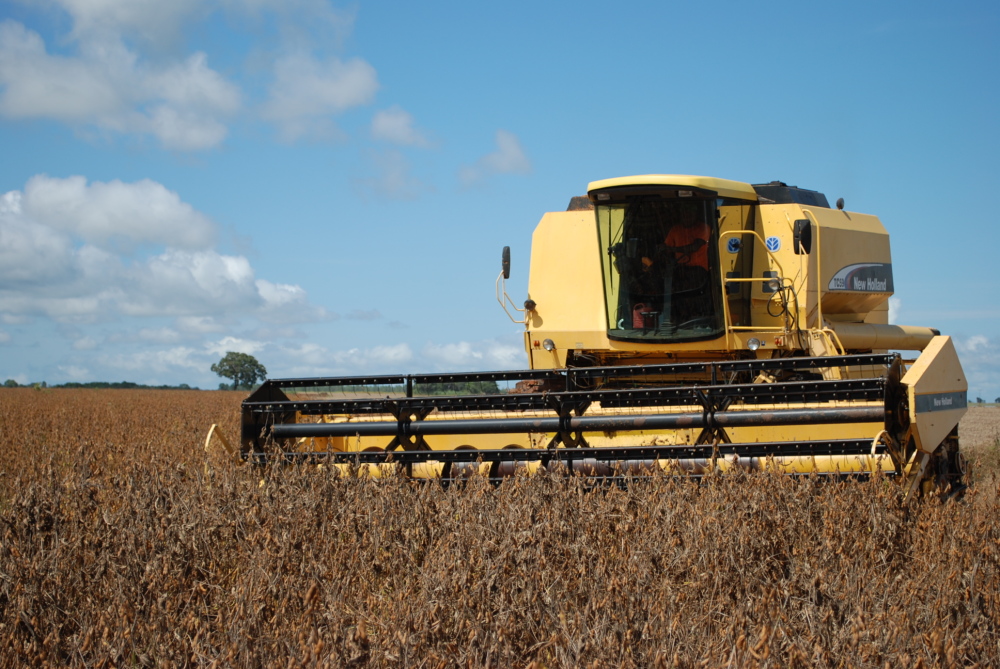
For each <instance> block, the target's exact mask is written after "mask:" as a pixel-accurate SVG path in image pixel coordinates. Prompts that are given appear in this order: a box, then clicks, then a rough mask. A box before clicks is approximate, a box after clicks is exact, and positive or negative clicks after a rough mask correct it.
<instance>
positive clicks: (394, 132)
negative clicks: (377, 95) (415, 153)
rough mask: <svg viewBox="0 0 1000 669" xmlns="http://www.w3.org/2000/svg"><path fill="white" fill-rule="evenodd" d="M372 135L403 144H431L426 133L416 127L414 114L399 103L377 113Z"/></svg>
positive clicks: (374, 118) (373, 121) (420, 145)
mask: <svg viewBox="0 0 1000 669" xmlns="http://www.w3.org/2000/svg"><path fill="white" fill-rule="evenodd" d="M372 137H374V138H375V139H377V140H381V141H384V142H390V143H392V144H400V145H402V146H419V147H426V146H429V145H430V142H428V141H427V138H426V137H424V134H423V133H422V132H420V131H419V130H417V129H416V128H415V127H414V125H413V116H412V115H410V113H409V112H407V111H406V110H404V109H403V108H402V107H400V106H399V105H393V106H392V107H389V108H388V109H383V110H381V111H378V112H376V113H375V116H374V117H373V118H372Z"/></svg>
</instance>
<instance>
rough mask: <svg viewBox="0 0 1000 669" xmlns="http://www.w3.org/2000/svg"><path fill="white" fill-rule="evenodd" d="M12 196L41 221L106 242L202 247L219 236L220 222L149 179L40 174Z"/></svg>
mask: <svg viewBox="0 0 1000 669" xmlns="http://www.w3.org/2000/svg"><path fill="white" fill-rule="evenodd" d="M7 195H10V196H11V199H12V200H16V199H20V206H21V207H22V208H23V211H24V213H25V214H26V216H28V217H29V218H30V219H32V220H34V221H36V222H37V223H40V224H42V225H44V226H48V227H49V228H52V229H53V230H57V231H61V232H66V233H69V234H71V235H73V236H75V237H78V238H80V239H83V240H86V241H87V242H88V243H92V244H97V245H100V246H106V245H107V244H108V243H109V242H115V241H119V240H124V241H126V242H128V243H132V244H162V245H167V244H169V245H171V246H174V247H177V248H201V247H205V246H208V245H209V244H211V243H212V242H213V241H214V238H215V226H214V225H213V224H212V222H211V220H209V218H208V217H207V216H205V215H204V214H201V213H200V212H198V211H196V210H195V209H194V208H193V207H192V206H191V205H189V204H187V203H186V202H182V201H181V199H180V196H178V194H177V193H175V192H173V191H170V190H168V189H167V188H165V187H164V186H163V185H162V184H159V183H157V182H155V181H150V180H149V179H143V180H142V181H138V182H135V183H123V182H121V181H118V180H114V181H110V182H107V183H101V182H93V183H91V184H89V185H88V184H87V180H86V179H85V178H84V177H82V176H72V177H68V178H65V179H58V178H52V177H49V176H47V175H38V176H35V177H32V178H31V179H29V180H28V183H27V184H26V185H25V188H24V195H23V197H22V198H18V197H17V194H16V193H14V194H11V193H8V194H7ZM7 195H5V196H4V197H7ZM15 206H16V205H15Z"/></svg>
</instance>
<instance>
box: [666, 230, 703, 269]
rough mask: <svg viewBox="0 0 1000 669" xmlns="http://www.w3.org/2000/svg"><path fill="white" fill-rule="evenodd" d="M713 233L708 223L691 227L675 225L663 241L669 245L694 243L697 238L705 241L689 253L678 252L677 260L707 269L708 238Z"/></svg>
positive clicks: (676, 245)
mask: <svg viewBox="0 0 1000 669" xmlns="http://www.w3.org/2000/svg"><path fill="white" fill-rule="evenodd" d="M711 235H712V231H711V230H710V229H709V227H708V224H707V223H697V224H695V225H692V226H691V227H686V226H683V225H675V226H674V227H672V228H670V232H668V233H667V238H666V239H665V240H663V243H664V244H666V245H667V246H673V247H678V246H687V245H688V244H692V243H694V241H695V240H696V239H700V240H702V241H704V242H705V243H704V244H702V245H701V248H699V249H698V250H696V251H692V252H691V253H689V254H688V253H681V252H677V260H678V261H679V262H681V263H682V264H686V265H687V266H688V267H701V268H703V269H705V270H707V269H708V240H709V237H711ZM685 258H687V259H688V261H687V262H686V263H685V262H684V260H685Z"/></svg>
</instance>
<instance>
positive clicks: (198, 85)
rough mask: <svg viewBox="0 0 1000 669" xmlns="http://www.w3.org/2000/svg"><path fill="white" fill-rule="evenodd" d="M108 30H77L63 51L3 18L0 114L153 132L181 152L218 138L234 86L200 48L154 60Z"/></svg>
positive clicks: (234, 100) (236, 99)
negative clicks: (53, 50) (73, 43)
mask: <svg viewBox="0 0 1000 669" xmlns="http://www.w3.org/2000/svg"><path fill="white" fill-rule="evenodd" d="M80 4H81V5H82V4H84V3H80ZM107 4H114V3H107ZM163 4H170V3H163ZM98 23H100V21H98ZM113 32H114V31H113V30H111V29H110V28H109V30H108V31H105V30H99V31H96V32H95V31H92V30H90V29H89V28H88V29H86V30H83V31H78V32H77V33H76V37H77V38H78V39H79V40H80V41H79V45H78V46H79V48H78V53H77V54H76V55H71V56H61V55H51V54H49V53H48V51H47V49H46V46H45V42H44V41H43V40H42V38H41V36H40V35H38V33H36V32H34V31H32V30H29V29H27V28H25V27H24V26H23V25H21V24H20V23H17V22H15V21H11V20H7V21H4V22H3V23H0V116H4V117H7V118H10V119H33V118H46V119H53V120H56V121H60V122H63V123H69V124H73V125H78V126H92V127H96V128H98V129H100V130H102V131H110V132H117V133H136V134H151V135H153V136H155V137H156V138H157V139H159V141H160V143H161V144H162V145H163V146H164V147H166V148H168V149H176V150H183V151H191V150H200V149H207V148H211V147H213V146H216V145H218V144H219V143H220V142H222V141H223V139H224V138H225V136H226V133H227V129H226V126H225V123H224V121H226V120H227V119H228V118H229V117H230V116H232V115H233V114H235V113H236V112H237V111H238V110H239V108H240V106H241V100H240V98H241V93H240V90H239V88H238V87H237V86H236V85H235V84H233V83H231V82H229V81H227V80H226V79H225V78H224V77H222V76H221V75H220V74H219V73H218V72H216V71H214V70H212V69H211V68H209V67H208V62H207V56H206V55H205V54H204V53H200V52H199V53H194V54H192V55H190V56H189V57H188V58H187V59H186V60H184V61H183V62H179V63H166V64H162V65H153V64H150V63H146V62H145V61H143V60H141V59H140V57H139V55H138V54H137V53H136V52H134V51H132V50H130V49H129V48H128V47H126V46H125V44H124V43H123V42H122V41H121V39H120V38H119V37H118V36H116V35H112V34H107V33H113Z"/></svg>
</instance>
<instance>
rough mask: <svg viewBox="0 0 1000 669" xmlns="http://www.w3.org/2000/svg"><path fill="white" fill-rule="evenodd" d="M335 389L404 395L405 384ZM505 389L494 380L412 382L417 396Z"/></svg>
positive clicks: (345, 391) (340, 387) (492, 391)
mask: <svg viewBox="0 0 1000 669" xmlns="http://www.w3.org/2000/svg"><path fill="white" fill-rule="evenodd" d="M336 389H337V391H339V392H341V393H345V394H354V393H358V394H362V395H371V394H375V395H393V396H398V395H405V394H406V386H405V385H400V384H390V385H376V384H371V385H356V386H337V388H336ZM504 392H505V391H503V390H500V388H499V387H498V386H497V382H496V381H463V382H455V383H414V384H413V394H414V395H415V396H417V397H426V396H428V395H500V394H502V393H504Z"/></svg>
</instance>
